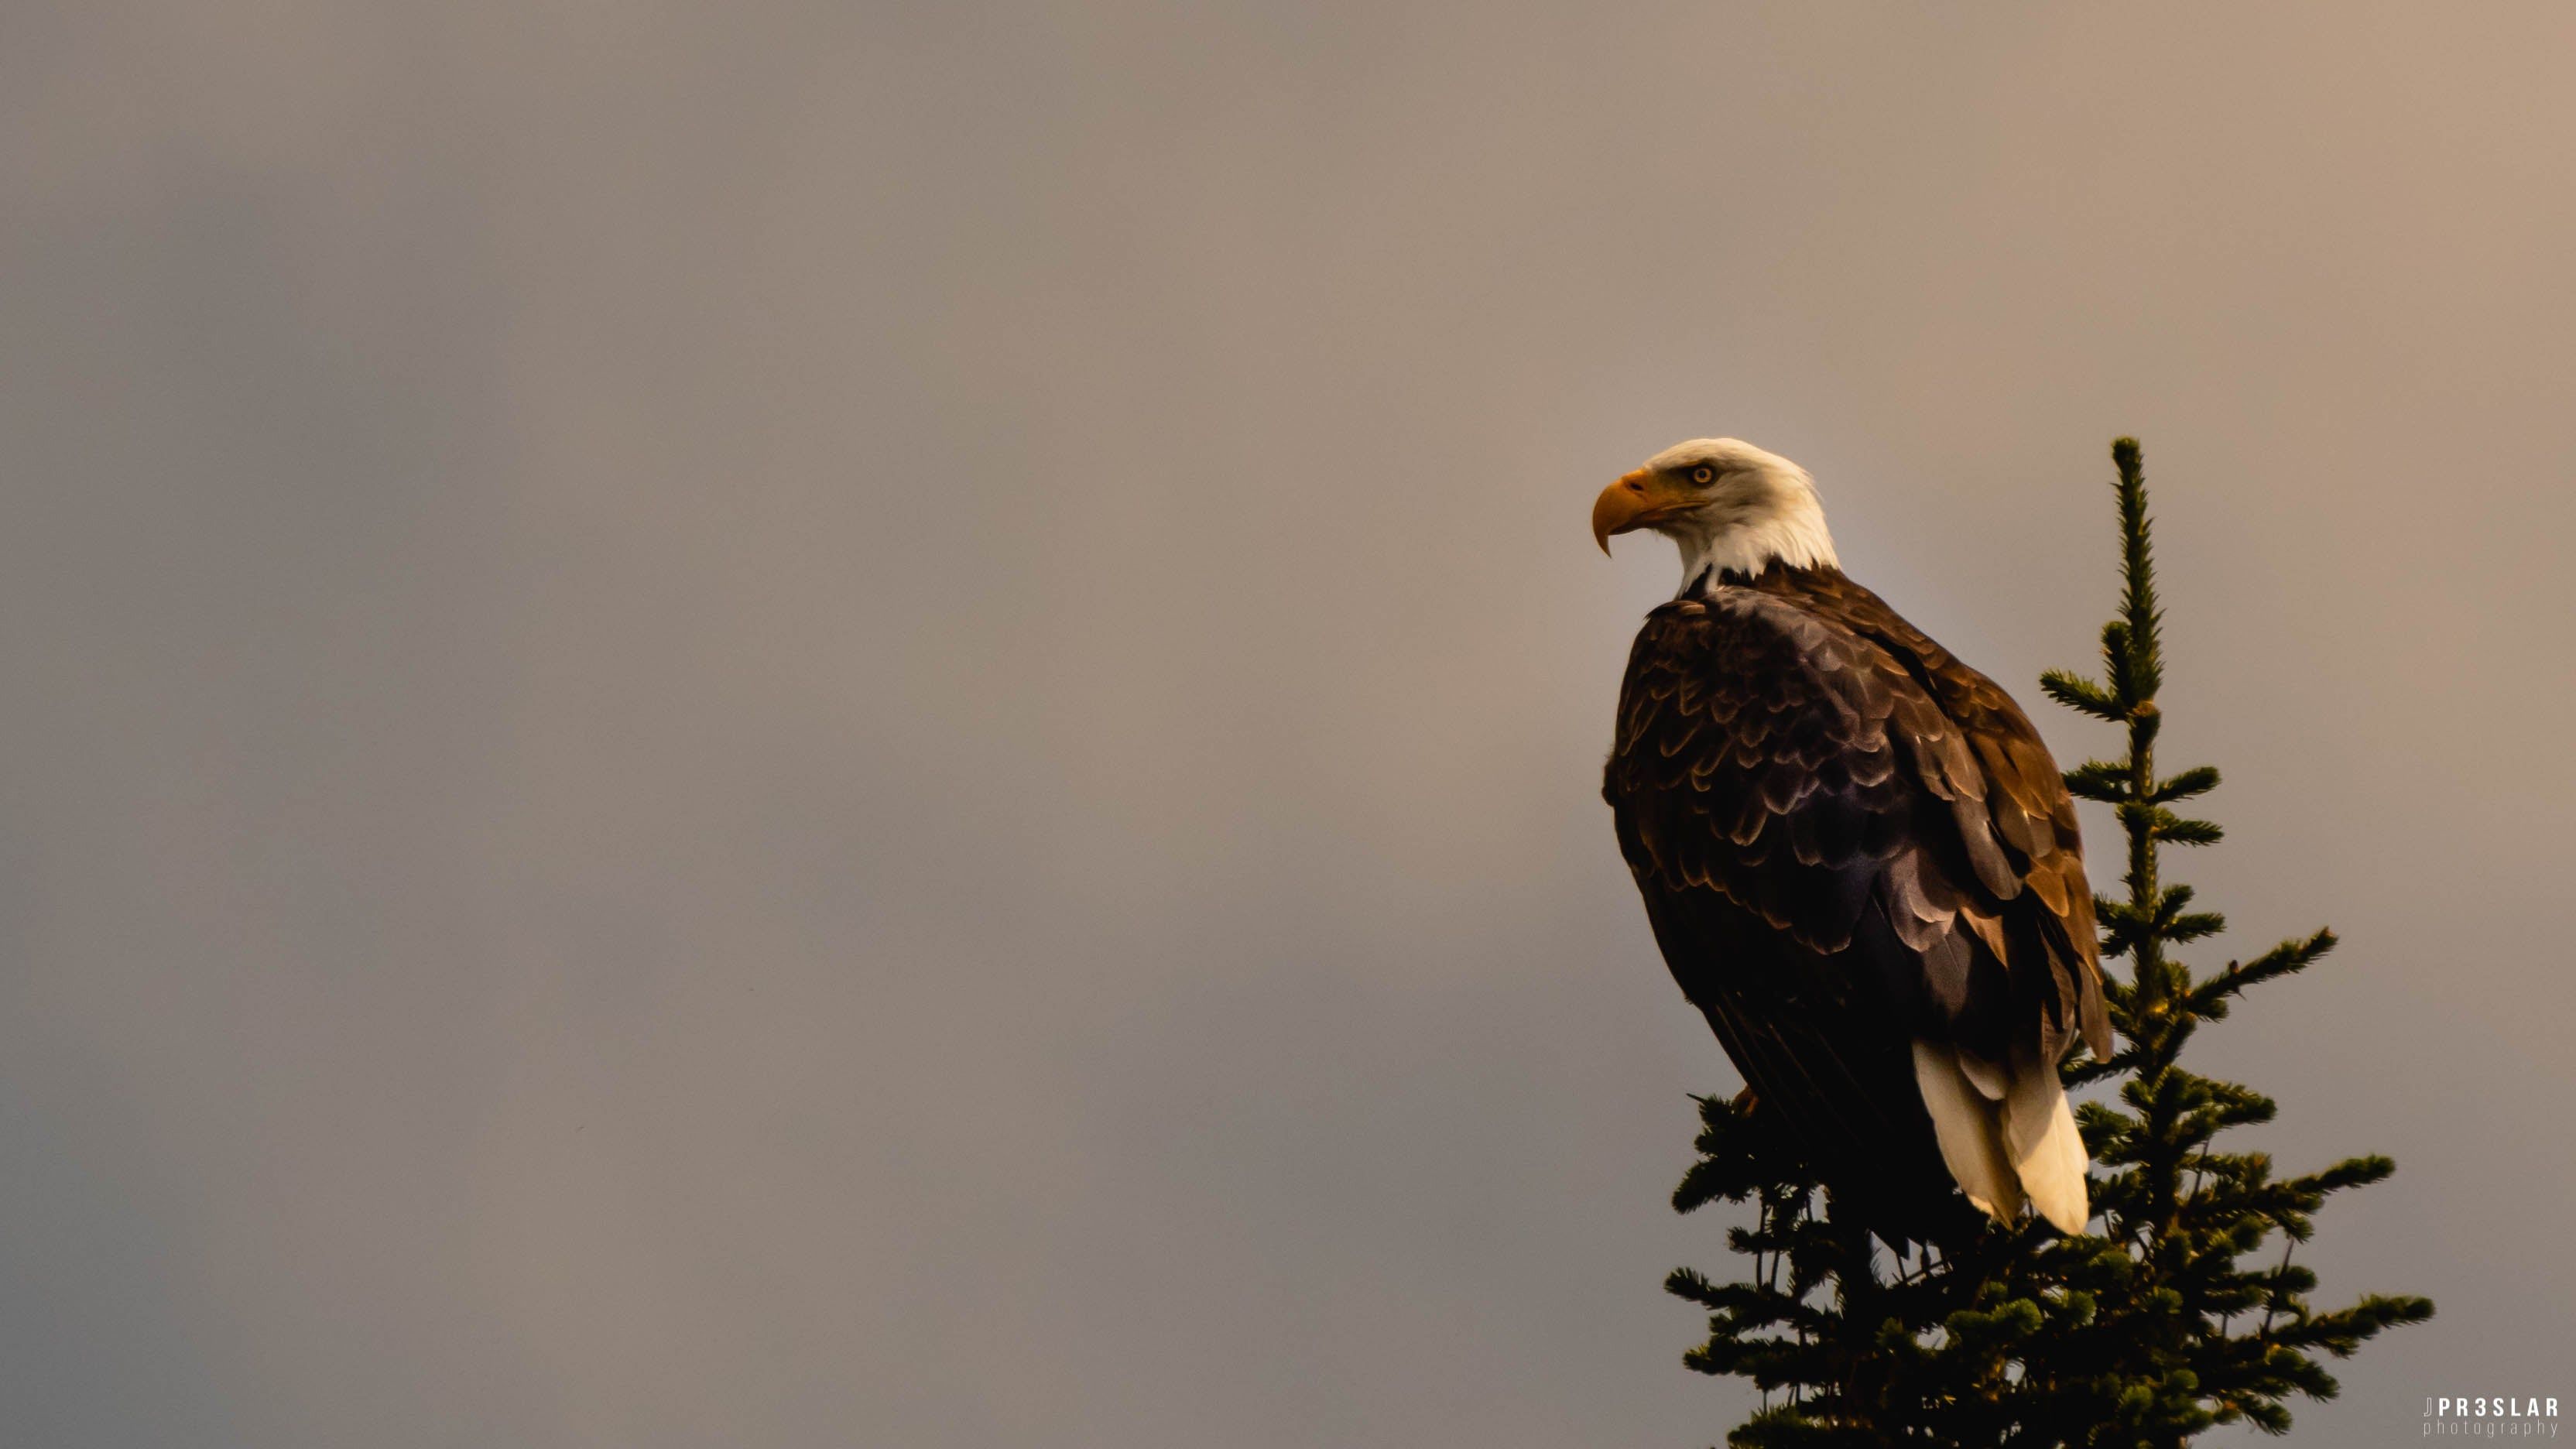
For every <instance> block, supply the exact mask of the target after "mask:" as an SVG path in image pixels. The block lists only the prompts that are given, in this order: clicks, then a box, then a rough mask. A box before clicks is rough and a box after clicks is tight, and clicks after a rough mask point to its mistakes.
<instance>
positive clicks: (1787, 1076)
mask: <svg viewBox="0 0 2576 1449" xmlns="http://www.w3.org/2000/svg"><path fill="white" fill-rule="evenodd" d="M1603 793H1604V795H1605V796H1606V797H1607V798H1608V800H1609V802H1610V804H1611V806H1612V808H1613V813H1614V815H1615V817H1616V821H1617V825H1618V832H1619V841H1620V848H1621V850H1622V852H1623V853H1624V854H1625V855H1626V857H1627V859H1628V863H1629V866H1630V869H1631V870H1632V871H1633V872H1634V873H1635V875H1636V878H1637V883H1638V886H1639V888H1640V890H1641V891H1642V892H1643V893H1644V896H1645V900H1646V906H1647V913H1648V916H1649V918H1650V920H1651V921H1652V922H1653V924H1654V927H1655V934H1656V938H1657V941H1658V943H1659V944H1660V945H1661V946H1662V948H1663V953H1664V957H1665V960H1666V961H1667V963H1668V964H1669V965H1670V966H1671V967H1672V971H1673V976H1674V979H1675V980H1676V981H1677V982H1679V984H1680V985H1681V988H1682V991H1683V993H1684V994H1685V995H1686V996H1688V997H1689V998H1690V999H1691V1001H1692V1002H1693V1003H1694V1004H1696V1005H1698V1006H1699V1007H1700V1008H1701V1010H1702V1012H1703V1013H1704V1014H1706V1015H1707V1016H1708V1018H1709V1021H1710V1025H1711V1026H1712V1028H1713V1029H1714V1030H1715V1031H1716V1033H1717V1035H1718V1037H1719V1040H1720V1042H1721V1043H1722V1044H1723V1045H1724V1046H1725V1048H1726V1051H1727V1054H1728V1056H1729V1057H1731V1058H1732V1059H1733V1060H1734V1061H1735V1063H1736V1066H1737V1068H1738V1069H1739V1070H1740V1071H1742V1072H1743V1073H1744V1075H1745V1078H1746V1080H1747V1082H1748V1083H1750V1084H1751V1085H1752V1086H1753V1088H1754V1089H1755V1092H1756V1093H1757V1095H1758V1096H1760V1097H1761V1098H1762V1099H1763V1100H1765V1101H1769V1102H1773V1103H1776V1104H1777V1108H1778V1110H1779V1111H1780V1112H1781V1113H1782V1114H1783V1115H1784V1117H1786V1118H1787V1119H1788V1120H1789V1121H1790V1123H1791V1125H1792V1126H1793V1127H1795V1128H1797V1129H1798V1130H1799V1133H1800V1136H1801V1138H1802V1140H1805V1141H1807V1142H1808V1143H1809V1144H1810V1145H1811V1147H1813V1148H1814V1149H1815V1151H1816V1152H1817V1155H1818V1159H1819V1163H1820V1166H1822V1167H1824V1168H1825V1170H1826V1171H1827V1173H1828V1175H1829V1180H1834V1179H1835V1178H1839V1179H1840V1180H1841V1181H1842V1182H1843V1183H1845V1184H1847V1185H1851V1186H1852V1187H1853V1188H1854V1190H1861V1189H1862V1185H1867V1186H1866V1190H1867V1191H1868V1192H1870V1193H1871V1194H1873V1195H1875V1196H1877V1197H1879V1198H1880V1199H1882V1200H1883V1202H1882V1206H1883V1207H1884V1209H1885V1210H1884V1211H1882V1212H1880V1213H1878V1214H1877V1216H1879V1217H1880V1218H1881V1220H1883V1221H1895V1222H1897V1223H1899V1225H1900V1227H1901V1226H1902V1225H1903V1223H1904V1221H1906V1220H1908V1219H1913V1220H1920V1219H1921V1217H1922V1215H1923V1214H1924V1213H1928V1212H1931V1211H1935V1210H1936V1209H1934V1208H1933V1207H1931V1206H1929V1204H1930V1203H1931V1202H1932V1200H1933V1199H1934V1198H1936V1197H1938V1198H1946V1197H1947V1194H1948V1188H1949V1181H1950V1179H1949V1176H1948V1173H1947V1172H1946V1170H1944V1169H1943V1168H1942V1166H1941V1163H1940V1158H1939V1156H1938V1152H1937V1149H1936V1146H1935V1143H1934V1139H1933V1134H1932V1130H1931V1124H1930V1120H1929V1118H1928V1116H1927V1114H1926V1113H1925V1110H1924V1107H1923V1104H1922V1100H1921V1096H1920V1093H1919V1091H1918V1090H1917V1089H1916V1087H1915V1085H1914V1066H1913V1060H1912V1045H1911V1044H1912V1041H1913V1039H1914V1038H1916V1037H1930V1038H1933V1039H1936V1040H1944V1041H1951V1042H1955V1043H1957V1044H1959V1045H1961V1046H1963V1047H1965V1048H1967V1049H1969V1050H1971V1051H1973V1052H1976V1053H1978V1054H1979V1055H1981V1056H1984V1057H1986V1058H1987V1059H1989V1060H1995V1061H2001V1060H2003V1059H2004V1057H2005V1055H2006V1054H2007V1052H2008V1051H2009V1050H2010V1048H2011V1047H2012V1046H2014V1045H2016V1044H2018V1043H2022V1042H2028V1043H2029V1044H2030V1045H2031V1046H2035V1047H2038V1048H2039V1049H2041V1050H2044V1051H2047V1052H2049V1053H2051V1054H2052V1055H2050V1056H2049V1057H2048V1059H2049V1060H2052V1061H2053V1060H2055V1055H2054V1054H2055V1053H2058V1052H2061V1051H2062V1050H2063V1048H2064V1046H2065V1044H2066V1043H2067V1042H2068V1041H2069V1040H2071V1038H2072V1035H2073V1032H2074V1030H2075V1028H2076V1027H2077V1026H2078V1025H2079V1024H2081V1025H2083V1026H2084V1027H2085V1028H2086V1035H2087V1036H2088V1037H2091V1036H2094V1035H2095V1033H2094V1032H2093V1031H2092V1030H2091V1029H2090V1028H2091V1027H2092V1026H2093V1024H2094V1023H2096V1022H2098V1021H2099V1020H2100V1017H2101V1002H2100V996H2101V993H2100V989H2099V974H2098V969H2097V968H2096V967H2095V965H2094V963H2093V927H2092V901H2091V897H2090V895H2089V892H2088V888H2087V886H2086V885H2085V883H2084V874H2083V863H2082V858H2081V853H2080V846H2079V845H2078V843H2077V836H2076V828H2075V819H2074V810H2073V805H2072V802H2071V801H2070V800H2068V798H2067V796H2066V793H2065V790H2064V786H2063V783H2062V781H2061V780H2060V779H2059V777H2058V775H2057V772H2056V767H2055V765H2054V764H2053V763H2052V762H2051V761H2050V760H2049V757H2048V752H2047V750H2046V748H2045V747H2044V746H2042V745H2041V744H2040V743H2039V741H2038V738H2037V736H2036V734H2035V733H2033V732H2032V731H2031V729H2030V725H2029V722H2028V721H2027V720H2026V719H2025V718H2023V717H2022V715H2021V712H2020V710H2019V709H2018V708H2017V707H2015V706H2014V705H2013V703H2012V701H2011V699H2010V698H2009V697H2008V696H2006V695H2004V693H2003V691H2001V690H2000V689H1997V688H1995V686H1994V685H1993V683H1992V682H1991V681H1988V680H1986V679H1985V677H1984V676H1983V675H1979V674H1977V673H1976V672H1975V671H1973V670H1970V669H1968V668H1967V667H1966V666H1964V665H1961V664H1959V663H1958V662H1957V661H1955V660H1953V659H1951V658H1950V656H1949V655H1948V654H1947V653H1946V652H1945V651H1942V650H1941V649H1940V647H1939V646H1938V645H1936V644H1933V643H1932V641H1931V640H1929V639H1928V638H1925V637H1923V636H1922V635H1921V634H1920V632H1919V631H1915V630H1914V629H1913V628H1912V626H1910V625H1907V624H1906V623H1905V622H1904V621H1903V620H1902V619H1900V618H1898V617H1897V616H1896V615H1895V614H1894V612H1893V611H1891V610H1888V609H1887V607H1886V605H1885V604H1883V603H1881V602H1879V601H1878V599H1877V597H1876V596H1875V595H1872V594H1870V593H1869V592H1868V591H1867V590H1865V589H1861V588H1860V587H1859V586H1858V585H1855V584H1851V583H1850V582H1849V581H1848V580H1846V579H1843V578H1842V576H1841V575H1840V574H1839V573H1833V572H1831V571H1804V570H1800V571H1782V570H1775V571H1773V572H1772V573H1771V574H1767V575H1765V576H1764V578H1763V579H1761V580H1758V581H1756V582H1755V584H1754V585H1753V586H1751V587H1736V586H1722V587H1720V588H1717V589H1715V590H1713V591H1711V592H1710V593H1709V594H1708V595H1707V596H1706V597H1705V598H1688V599H1682V600H1677V601H1675V602H1673V603H1671V604H1667V605H1665V606H1663V607H1662V608H1659V609H1657V610H1656V611H1655V612H1654V613H1653V614H1652V615H1650V616H1649V617H1648V619H1647V621H1646V624H1645V627H1644V628H1643V629H1642V630H1641V631H1640V632H1639V634H1638V636H1637V644H1636V648H1635V650H1634V651H1633V653H1632V654H1631V656H1630V659H1629V667H1628V674H1627V679H1626V682H1625V684H1624V686H1623V688H1622V690H1621V695H1620V710H1619V722H1618V732H1617V738H1616V740H1615V742H1614V745H1613V749H1612V751H1611V755H1610V760H1609V764H1608V768H1607V770H1606V772H1605V778H1604V789H1603ZM2033 1038H2036V1040H2034V1039H2033ZM2095 1047H2096V1050H2097V1051H2106V1050H2107V1033H2104V1034H2103V1035H2102V1037H2100V1038H2097V1039H2096V1040H2095ZM2025 1049H2028V1048H2027V1047H2026V1048H2025Z"/></svg>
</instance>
